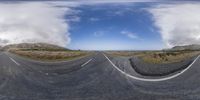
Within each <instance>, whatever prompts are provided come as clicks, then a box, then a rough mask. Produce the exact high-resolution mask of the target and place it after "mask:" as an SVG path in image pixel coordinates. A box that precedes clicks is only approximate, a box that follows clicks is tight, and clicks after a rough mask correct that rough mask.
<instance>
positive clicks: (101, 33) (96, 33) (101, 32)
mask: <svg viewBox="0 0 200 100" xmlns="http://www.w3.org/2000/svg"><path fill="white" fill-rule="evenodd" d="M93 35H94V36H95V37H101V36H103V35H104V32H103V31H98V32H94V34H93Z"/></svg>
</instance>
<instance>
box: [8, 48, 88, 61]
mask: <svg viewBox="0 0 200 100" xmlns="http://www.w3.org/2000/svg"><path fill="white" fill-rule="evenodd" d="M10 52H12V53H15V54H17V55H20V56H23V57H27V58H31V59H35V60H43V61H60V60H71V59H75V58H79V57H82V56H86V55H87V54H88V52H83V51H37V50H33V51H30V50H28V51H23V50H12V51H10Z"/></svg>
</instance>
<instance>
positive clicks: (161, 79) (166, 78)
mask: <svg viewBox="0 0 200 100" xmlns="http://www.w3.org/2000/svg"><path fill="white" fill-rule="evenodd" d="M103 55H104V56H105V57H106V59H107V60H108V61H109V62H110V63H111V64H112V66H113V67H114V68H115V69H117V70H118V71H119V72H121V73H122V74H124V75H126V76H127V77H130V78H132V79H135V80H139V81H148V82H159V81H165V80H169V79H172V78H175V77H177V76H179V75H181V74H183V73H184V72H185V71H187V70H188V69H189V68H190V67H192V65H193V64H194V63H195V62H196V61H197V60H198V58H199V57H200V55H199V56H198V57H197V58H196V59H195V60H194V61H193V62H192V63H191V64H190V65H189V66H188V67H187V68H185V69H184V70H182V71H181V72H179V73H177V74H175V75H172V76H169V77H165V78H158V79H146V78H139V77H136V76H132V75H130V74H128V73H126V72H124V71H122V70H121V69H119V68H118V67H117V66H116V65H115V64H114V63H113V62H112V61H111V60H110V59H109V58H108V57H107V56H106V55H105V54H103Z"/></svg>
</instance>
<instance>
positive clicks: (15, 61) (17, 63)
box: [9, 57, 20, 66]
mask: <svg viewBox="0 0 200 100" xmlns="http://www.w3.org/2000/svg"><path fill="white" fill-rule="evenodd" d="M9 58H10V60H12V61H13V62H14V63H15V64H16V65H18V66H20V64H19V63H18V62H17V61H15V60H14V59H13V58H11V57H9Z"/></svg>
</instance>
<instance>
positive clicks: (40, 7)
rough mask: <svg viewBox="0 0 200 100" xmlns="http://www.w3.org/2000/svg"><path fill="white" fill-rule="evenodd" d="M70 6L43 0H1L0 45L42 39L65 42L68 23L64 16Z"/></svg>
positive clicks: (67, 36) (58, 42)
mask: <svg viewBox="0 0 200 100" xmlns="http://www.w3.org/2000/svg"><path fill="white" fill-rule="evenodd" d="M71 13H72V12H71V9H70V8H67V7H65V8H61V7H55V6H53V5H51V4H48V3H45V2H18V3H0V45H6V44H13V43H22V42H28V43H35V42H45V43H51V44H56V45H60V46H66V45H67V44H68V43H69V42H70V37H69V32H68V30H69V25H68V23H67V22H66V20H65V19H64V15H65V14H71Z"/></svg>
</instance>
